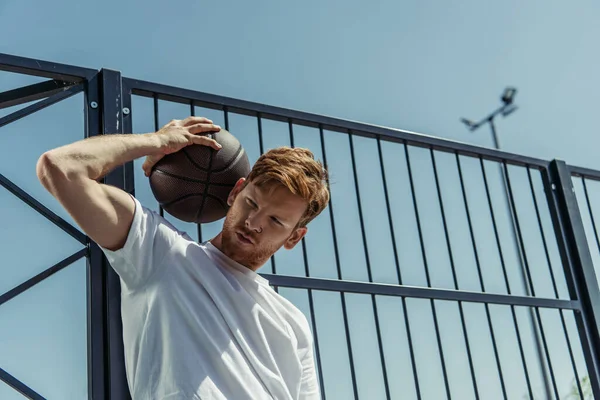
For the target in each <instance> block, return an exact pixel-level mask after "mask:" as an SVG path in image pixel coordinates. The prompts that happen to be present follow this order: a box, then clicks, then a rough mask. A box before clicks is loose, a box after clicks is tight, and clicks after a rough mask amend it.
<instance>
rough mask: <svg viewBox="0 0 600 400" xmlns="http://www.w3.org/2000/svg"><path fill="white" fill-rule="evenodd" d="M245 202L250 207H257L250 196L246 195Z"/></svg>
mask: <svg viewBox="0 0 600 400" xmlns="http://www.w3.org/2000/svg"><path fill="white" fill-rule="evenodd" d="M246 203H248V205H249V206H250V207H252V208H258V206H257V205H256V203H255V202H253V201H252V200H251V199H250V198H248V197H246Z"/></svg>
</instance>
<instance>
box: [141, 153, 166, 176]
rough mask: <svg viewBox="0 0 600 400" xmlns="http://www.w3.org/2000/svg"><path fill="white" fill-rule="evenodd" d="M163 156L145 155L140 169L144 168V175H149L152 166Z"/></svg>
mask: <svg viewBox="0 0 600 400" xmlns="http://www.w3.org/2000/svg"><path fill="white" fill-rule="evenodd" d="M163 157H164V156H163V155H161V156H148V157H146V160H145V161H144V164H142V169H143V170H144V175H146V176H150V174H151V173H152V168H153V167H154V165H155V164H156V163H157V162H158V161H159V160H160V159H161V158H163Z"/></svg>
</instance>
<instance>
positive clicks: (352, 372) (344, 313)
mask: <svg viewBox="0 0 600 400" xmlns="http://www.w3.org/2000/svg"><path fill="white" fill-rule="evenodd" d="M319 135H320V138H321V148H322V149H323V165H324V166H325V168H326V169H327V165H328V164H327V150H326V148H325V138H324V135H323V126H321V125H320V124H319ZM327 187H328V189H329V190H331V186H330V185H329V182H328V183H327ZM329 218H330V220H331V233H332V234H333V250H334V253H335V264H336V267H337V273H338V279H340V280H341V279H342V266H341V264H340V253H339V248H338V242H337V235H336V231H335V218H334V216H333V202H332V200H331V196H329ZM340 298H341V301H342V316H343V317H344V330H345V332H346V344H347V345H348V358H349V360H350V375H351V377H352V389H353V390H354V398H355V399H356V400H358V388H357V386H356V372H355V370H354V357H353V356H352V343H351V342H350V329H349V327H348V313H347V311H346V297H345V296H344V292H340Z"/></svg>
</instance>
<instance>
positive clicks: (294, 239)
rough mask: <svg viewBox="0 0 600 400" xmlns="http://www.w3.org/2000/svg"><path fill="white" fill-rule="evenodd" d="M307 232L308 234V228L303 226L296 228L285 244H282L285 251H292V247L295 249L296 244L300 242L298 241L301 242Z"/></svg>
mask: <svg viewBox="0 0 600 400" xmlns="http://www.w3.org/2000/svg"><path fill="white" fill-rule="evenodd" d="M307 232H308V228H307V227H306V226H304V227H302V228H297V229H296V230H295V231H294V232H293V233H292V234H291V235H290V237H289V238H288V239H287V240H286V241H285V243H284V244H283V247H284V248H285V249H286V250H291V249H293V248H294V247H296V245H297V244H298V242H300V240H302V238H303V237H304V236H305V235H306V233H307Z"/></svg>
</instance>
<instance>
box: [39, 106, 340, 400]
mask: <svg viewBox="0 0 600 400" xmlns="http://www.w3.org/2000/svg"><path fill="white" fill-rule="evenodd" d="M218 130H220V127H219V126H217V125H214V124H213V123H212V121H210V120H208V119H206V118H201V117H189V118H187V119H185V120H173V121H171V122H170V123H169V124H167V125H165V126H164V127H163V128H161V129H160V130H159V131H157V132H152V133H147V134H136V135H103V136H97V137H93V138H88V139H84V140H80V141H77V142H74V143H71V144H68V145H65V146H62V147H58V148H56V149H53V150H50V151H48V152H46V153H44V154H43V155H42V156H41V157H40V158H39V160H38V163H37V166H36V170H37V174H38V178H39V180H40V182H41V183H42V184H43V185H44V187H45V188H46V189H47V190H48V191H49V192H50V193H51V194H52V195H53V196H54V197H56V199H57V200H58V201H59V202H60V203H61V204H62V206H63V207H64V208H65V209H66V210H67V211H68V212H69V214H70V215H71V216H72V217H73V219H74V220H75V221H76V223H77V224H78V225H79V226H80V227H81V229H82V230H83V231H84V232H85V233H86V234H87V235H88V236H89V237H90V238H91V239H92V240H94V241H95V242H96V243H97V244H98V245H99V246H100V248H101V249H102V251H103V252H104V254H105V255H106V257H107V259H108V260H109V262H110V264H111V266H112V268H113V269H114V270H115V271H116V273H117V274H118V275H119V277H120V281H121V306H122V318H123V341H124V348H125V364H126V365H125V366H126V372H127V380H128V384H129V389H130V392H131V395H132V398H133V399H134V400H147V399H157V400H183V399H186V400H188V399H190V400H191V399H211V400H213V399H214V400H216V399H230V400H246V399H277V400H287V399H318V398H320V393H319V389H318V383H317V377H316V373H315V363H314V356H313V338H312V335H311V331H310V326H309V324H308V322H307V319H306V317H305V316H304V315H303V314H302V313H301V312H300V311H299V310H298V309H297V308H296V307H295V306H294V305H292V303H290V302H289V301H287V300H286V299H285V298H283V297H282V296H280V295H279V294H278V293H276V292H275V291H274V290H273V289H272V288H271V287H270V285H269V282H268V281H267V280H266V279H265V278H264V277H262V276H260V275H259V274H258V273H257V272H256V271H257V270H258V269H259V268H260V267H261V266H262V265H264V264H265V263H266V262H267V261H268V260H269V258H270V257H271V256H272V255H273V254H274V253H275V252H276V251H278V250H279V249H280V248H282V247H283V248H285V249H292V248H293V247H294V246H296V245H297V244H298V243H299V241H300V240H301V239H302V238H303V237H304V235H306V233H307V224H308V223H309V222H310V221H311V220H312V219H314V218H315V217H316V216H317V215H319V213H320V212H321V211H323V209H324V208H325V207H326V206H327V204H328V201H329V192H328V188H327V183H326V179H327V178H326V171H325V169H324V168H323V166H322V164H321V163H320V162H318V161H317V160H315V159H314V156H313V154H312V153H311V152H310V151H309V150H306V149H293V148H289V147H280V148H276V149H273V150H270V151H268V152H266V153H265V154H263V155H262V156H261V157H260V158H259V159H258V160H257V162H256V163H255V165H254V166H253V168H252V171H251V172H250V174H249V175H248V176H247V177H246V178H242V179H240V180H239V181H238V182H237V184H236V185H235V187H234V188H233V189H232V191H231V193H230V195H229V197H228V205H229V206H230V208H229V210H228V212H227V216H226V217H225V220H224V222H223V229H222V231H221V232H220V233H219V234H218V235H217V236H216V237H214V238H212V239H211V240H208V241H206V242H204V243H197V242H195V241H194V240H192V239H191V238H190V237H189V236H188V235H187V234H185V233H184V232H180V231H178V230H177V229H176V228H175V227H174V226H173V225H171V224H170V223H169V222H168V221H166V220H165V219H164V218H162V217H161V216H160V215H158V214H157V213H155V212H154V211H151V210H149V209H147V208H145V207H144V206H142V205H141V204H140V202H139V201H138V200H137V199H136V198H135V197H133V196H131V195H129V194H128V193H126V192H124V191H122V190H120V189H118V188H116V187H114V186H110V185H105V184H102V183H99V181H100V180H101V178H103V177H104V176H105V175H106V174H108V173H109V172H110V171H111V170H113V169H114V168H116V167H117V166H119V165H122V164H124V163H127V162H129V161H132V160H134V159H137V158H140V157H146V160H145V162H144V165H143V169H144V171H145V172H146V175H148V174H149V172H150V171H151V169H152V167H153V165H154V164H156V162H157V161H158V160H160V159H161V158H162V157H164V155H166V154H169V153H173V152H176V151H178V150H180V149H182V148H184V147H185V146H188V145H191V144H200V145H205V146H210V147H213V148H214V149H215V150H217V151H218V149H219V144H218V143H217V142H216V141H214V140H212V139H210V138H209V137H208V136H205V135H199V134H201V133H205V132H211V131H218Z"/></svg>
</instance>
